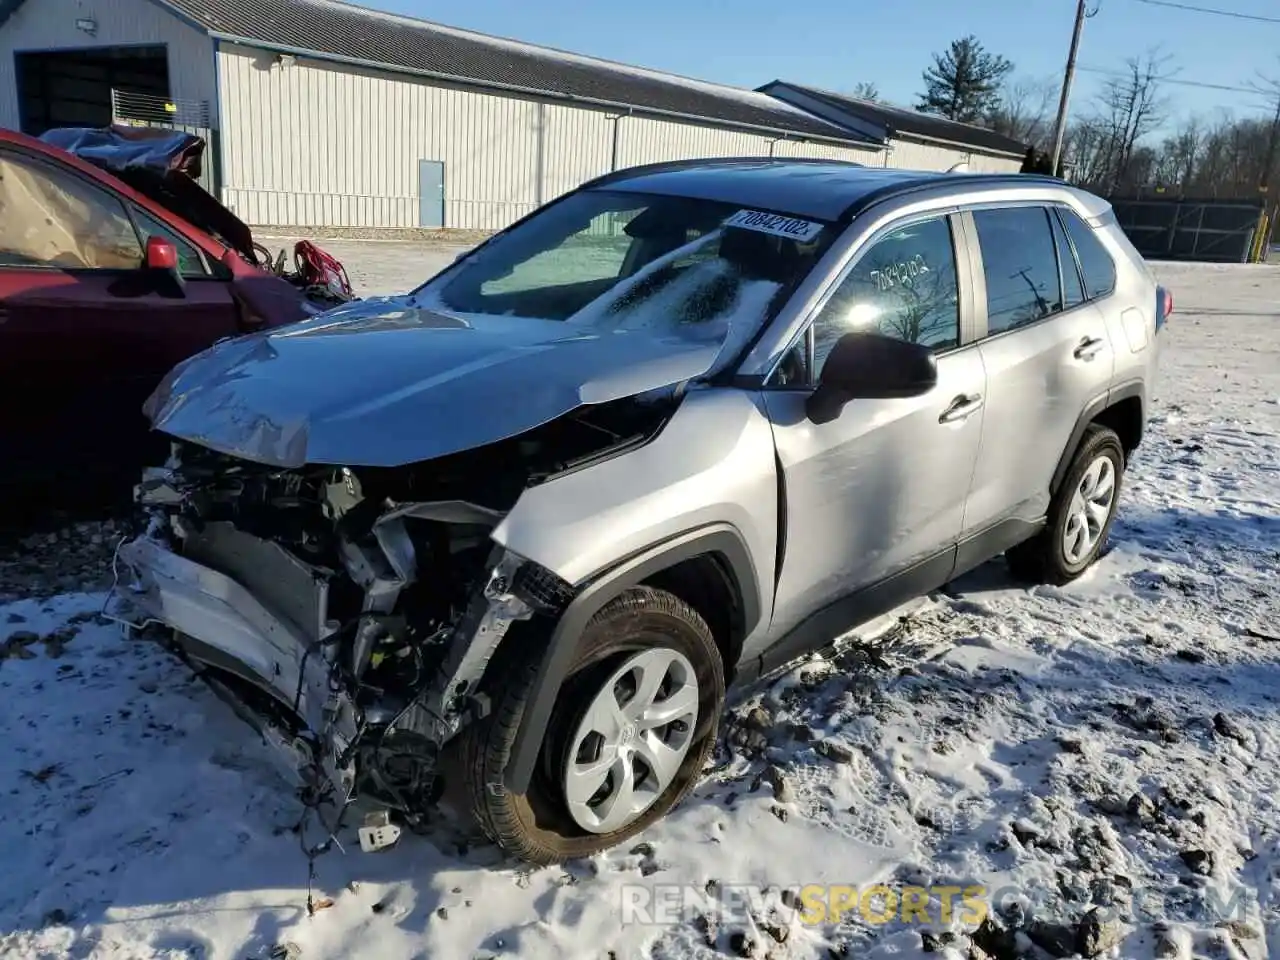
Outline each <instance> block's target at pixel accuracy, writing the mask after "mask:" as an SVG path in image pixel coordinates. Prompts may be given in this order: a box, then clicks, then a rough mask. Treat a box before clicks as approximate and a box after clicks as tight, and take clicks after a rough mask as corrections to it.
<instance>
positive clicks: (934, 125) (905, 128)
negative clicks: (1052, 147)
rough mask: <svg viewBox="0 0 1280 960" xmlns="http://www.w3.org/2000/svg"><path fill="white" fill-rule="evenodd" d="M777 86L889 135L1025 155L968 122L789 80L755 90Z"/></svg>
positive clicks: (1013, 143)
mask: <svg viewBox="0 0 1280 960" xmlns="http://www.w3.org/2000/svg"><path fill="white" fill-rule="evenodd" d="M780 87H781V88H790V89H791V90H794V91H796V92H797V93H800V94H803V95H804V96H806V97H811V98H813V99H814V100H817V101H819V102H820V103H823V104H825V105H826V106H828V107H831V108H834V109H836V110H842V111H844V112H846V113H849V114H852V115H853V116H855V117H859V118H861V119H863V120H866V121H869V122H870V123H873V124H876V125H877V126H880V127H883V128H884V130H885V132H886V133H887V134H888V135H889V136H893V135H894V134H898V133H906V134H915V135H916V136H920V137H931V138H933V139H936V140H949V141H950V142H952V143H959V144H964V145H965V146H971V147H978V148H983V149H987V150H997V151H999V152H1001V153H1008V154H1017V155H1019V156H1022V155H1024V154H1026V152H1027V144H1025V143H1022V142H1021V141H1019V140H1015V139H1014V138H1013V137H1006V136H1005V135H1004V134H1002V133H996V132H995V131H994V130H987V129H986V128H984V127H976V126H974V125H973V124H969V123H959V122H958V121H955V120H948V119H947V118H946V117H939V116H935V115H933V114H929V113H920V112H918V111H916V110H907V109H904V108H902V107H894V106H890V105H889V104H887V103H879V102H873V101H871V100H860V99H858V98H857V97H850V96H846V95H845V94H842V93H832V92H831V91H830V90H819V89H818V88H816V87H807V86H805V85H803V84H799V83H792V82H791V81H789V80H774V81H773V82H772V83H766V84H765V85H764V86H763V87H759V88H758V89H759V90H760V91H761V92H766V91H772V90H775V89H777V88H780Z"/></svg>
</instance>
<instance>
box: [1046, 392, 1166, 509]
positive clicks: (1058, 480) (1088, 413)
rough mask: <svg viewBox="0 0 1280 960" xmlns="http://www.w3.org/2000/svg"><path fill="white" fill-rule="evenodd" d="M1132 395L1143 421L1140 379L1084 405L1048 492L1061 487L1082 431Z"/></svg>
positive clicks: (1144, 416) (1144, 402)
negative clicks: (1139, 407)
mask: <svg viewBox="0 0 1280 960" xmlns="http://www.w3.org/2000/svg"><path fill="white" fill-rule="evenodd" d="M1133 397H1137V398H1138V400H1139V402H1140V403H1141V404H1142V408H1143V417H1142V419H1143V422H1144V423H1145V421H1146V406H1147V396H1146V389H1145V386H1144V384H1143V382H1142V381H1141V380H1130V381H1128V382H1127V383H1122V384H1119V385H1117V386H1114V387H1112V388H1111V389H1110V390H1108V391H1107V392H1106V393H1104V394H1102V395H1101V396H1098V397H1095V398H1094V399H1093V400H1091V401H1089V403H1087V404H1086V405H1085V408H1084V410H1083V411H1082V412H1081V413H1080V416H1079V418H1078V419H1077V420H1076V425H1075V427H1073V428H1072V430H1071V439H1069V440H1068V441H1067V446H1066V448H1065V449H1064V450H1063V451H1062V457H1061V459H1059V460H1058V466H1057V467H1056V468H1055V469H1054V471H1053V479H1052V480H1050V481H1049V493H1050V494H1056V493H1057V492H1058V490H1059V489H1060V488H1061V487H1062V483H1063V481H1064V480H1066V478H1067V471H1068V470H1070V469H1071V461H1072V460H1073V459H1074V458H1075V455H1076V451H1077V450H1079V449H1080V443H1081V441H1082V440H1083V439H1084V433H1085V431H1086V430H1087V429H1088V428H1089V424H1091V423H1093V421H1094V420H1096V419H1098V417H1099V416H1100V415H1101V414H1102V413H1103V412H1105V411H1106V410H1108V409H1110V408H1111V407H1114V406H1115V405H1116V404H1117V403H1119V402H1120V401H1122V400H1128V399H1131V398H1133Z"/></svg>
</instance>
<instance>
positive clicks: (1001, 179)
mask: <svg viewBox="0 0 1280 960" xmlns="http://www.w3.org/2000/svg"><path fill="white" fill-rule="evenodd" d="M921 173H922V174H923V175H922V176H921V177H920V178H919V179H917V180H905V181H901V182H899V183H890V184H886V185H885V186H883V187H880V188H879V189H878V190H871V191H868V192H867V193H865V194H863V195H862V196H861V197H859V198H858V199H857V200H855V201H853V203H851V204H849V206H847V207H845V209H844V212H843V213H841V214H840V220H841V222H844V223H848V222H849V221H850V220H852V219H853V218H854V217H856V216H858V215H859V214H861V213H864V212H865V211H866V210H867V209H868V208H869V207H873V206H875V205H876V204H878V203H883V202H884V201H886V200H892V199H895V198H896V197H901V196H906V195H909V194H912V193H923V192H925V191H927V190H934V189H938V188H939V187H944V186H947V185H949V184H951V183H954V182H955V178H957V177H963V178H964V180H965V182H966V183H974V184H978V185H980V186H991V187H999V186H1010V187H1018V186H1028V185H1036V186H1045V187H1070V186H1071V184H1069V183H1067V182H1066V181H1065V180H1059V179H1058V178H1057V177H1051V176H1049V175H1048V174H1043V173H957V174H950V173H942V172H933V171H921Z"/></svg>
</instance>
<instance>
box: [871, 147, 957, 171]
mask: <svg viewBox="0 0 1280 960" xmlns="http://www.w3.org/2000/svg"><path fill="white" fill-rule="evenodd" d="M969 157H970V152H969V151H967V150H961V149H958V148H957V149H952V148H949V147H943V146H937V145H935V144H928V143H917V142H915V141H913V140H895V141H893V149H892V151H891V152H890V153H889V164H888V165H889V166H890V167H896V168H897V169H899V170H949V169H950V168H951V167H953V166H955V165H956V164H957V163H963V162H965V161H966V160H968V159H969Z"/></svg>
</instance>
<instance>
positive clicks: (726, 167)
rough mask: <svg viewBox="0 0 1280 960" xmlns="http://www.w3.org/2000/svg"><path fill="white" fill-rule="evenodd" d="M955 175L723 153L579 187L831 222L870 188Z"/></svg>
mask: <svg viewBox="0 0 1280 960" xmlns="http://www.w3.org/2000/svg"><path fill="white" fill-rule="evenodd" d="M956 176H957V175H956V174H946V173H927V172H921V171H919V170H894V169H886V168H884V167H864V166H861V165H860V164H856V163H841V162H840V161H838V160H806V159H796V158H787V159H782V158H769V157H727V158H722V159H711V160H701V159H700V160H677V161H673V162H671V163H655V164H650V165H648V166H642V167H632V168H630V169H628V170H620V171H618V172H617V173H612V174H605V175H604V176H603V177H599V178H597V179H596V180H593V181H591V182H590V183H587V184H584V187H585V188H587V189H608V190H625V191H628V192H634V193H657V194H666V195H669V196H677V197H693V198H697V199H699V200H717V201H720V202H723V203H735V204H741V205H742V206H744V207H749V208H752V209H759V210H767V211H771V212H776V213H785V214H790V215H792V216H796V217H810V218H813V219H815V220H827V221H835V220H839V219H840V218H841V217H842V216H844V215H845V213H846V212H847V211H848V210H849V208H850V207H851V206H853V205H854V204H856V203H857V202H858V201H860V200H864V199H866V198H867V197H869V196H870V195H871V194H873V193H880V192H883V191H894V190H897V189H914V188H916V187H920V186H925V185H927V184H931V183H935V182H938V181H942V180H946V179H954V178H955V177H956ZM963 176H964V178H965V182H972V181H974V180H977V179H982V178H980V177H975V176H973V175H969V174H965V175H963ZM1023 179H1025V177H1024V178H1023Z"/></svg>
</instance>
